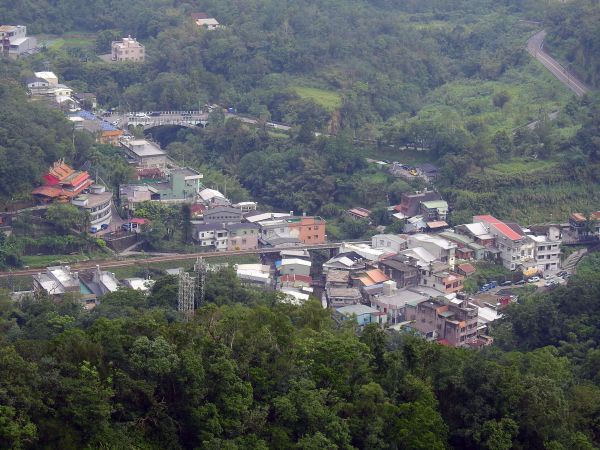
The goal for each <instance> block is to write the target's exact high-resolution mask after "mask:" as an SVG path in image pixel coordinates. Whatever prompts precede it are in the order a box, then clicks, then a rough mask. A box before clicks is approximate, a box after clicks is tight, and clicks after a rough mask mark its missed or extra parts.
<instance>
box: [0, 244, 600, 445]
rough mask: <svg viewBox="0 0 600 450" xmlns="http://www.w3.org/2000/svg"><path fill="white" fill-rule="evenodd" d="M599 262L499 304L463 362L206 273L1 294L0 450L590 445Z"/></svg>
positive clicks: (443, 350)
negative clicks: (68, 295) (44, 293)
mask: <svg viewBox="0 0 600 450" xmlns="http://www.w3.org/2000/svg"><path fill="white" fill-rule="evenodd" d="M599 271H600V258H599V257H598V256H597V255H594V256H592V257H590V258H589V259H588V260H587V262H585V263H584V264H583V265H582V267H581V269H580V271H579V273H578V275H577V276H576V277H575V278H573V279H571V280H570V281H569V287H568V288H559V289H557V290H555V291H552V292H550V293H547V294H542V295H533V296H529V297H526V298H524V299H522V303H521V304H516V305H514V306H512V307H511V308H510V309H509V311H508V314H507V315H506V318H505V319H504V320H503V321H502V323H501V325H500V326H498V327H497V331H496V333H495V334H496V339H497V341H498V343H499V344H500V345H499V346H496V347H493V348H489V349H486V350H483V351H481V352H477V351H474V350H463V349H456V348H449V347H444V346H440V345H437V344H432V343H428V342H426V341H424V340H422V339H421V338H417V337H413V336H410V335H400V334H397V333H395V332H384V331H383V330H380V329H378V328H376V327H374V326H369V327H367V328H366V329H364V330H363V331H362V332H361V333H359V334H356V330H355V329H354V328H353V327H352V325H349V324H344V325H339V324H337V323H336V322H334V321H332V320H331V318H330V315H329V314H330V313H329V312H328V311H327V310H323V309H322V307H321V305H320V303H319V302H316V301H315V302H308V303H307V304H306V305H304V306H302V307H298V306H292V305H289V304H286V303H285V302H283V303H282V302H281V300H280V299H279V298H278V297H277V296H278V294H276V293H275V292H272V293H267V292H263V291H252V290H248V289H247V288H244V287H242V286H241V285H240V284H239V281H237V279H236V277H235V274H234V272H233V270H231V269H222V270H221V271H218V272H215V273H212V274H211V275H210V276H209V278H208V280H207V287H206V302H205V304H204V305H203V306H202V308H201V309H199V310H198V312H197V314H196V316H195V317H194V318H193V319H192V320H190V321H185V320H183V318H182V317H181V316H180V315H179V314H178V313H177V311H176V302H177V300H176V289H177V287H176V280H175V279H174V278H171V277H165V278H162V279H161V280H159V281H158V282H157V283H156V285H155V286H154V288H153V290H152V292H151V294H150V295H149V296H148V297H145V296H144V295H143V294H140V293H139V292H136V291H130V290H123V291H119V292H117V293H114V294H109V295H108V296H106V297H104V298H103V300H102V303H101V304H100V305H99V306H97V307H96V308H95V309H94V310H93V311H91V312H84V311H82V310H81V308H80V306H79V302H78V301H76V300H69V299H65V301H63V302H61V303H52V302H50V301H47V300H37V301H30V300H25V301H24V302H23V303H22V304H20V305H17V304H15V303H13V302H12V301H11V300H10V299H9V298H8V297H6V296H4V295H3V296H2V297H1V301H0V360H1V361H2V363H1V364H0V374H1V376H0V405H1V406H0V417H1V420H0V446H2V447H3V448H44V449H45V448H47V449H51V448H52V449H54V448H61V449H81V448H143V449H153V448H157V449H158V448H160V449H178V448H213V449H223V448H227V449H246V448H247V449H258V448H281V449H290V448H298V449H315V450H316V449H324V448H327V449H335V448H348V449H349V448H365V449H366V448H369V449H379V448H382V449H383V448H389V449H424V450H425V449H427V450H430V449H443V448H460V449H475V448H485V449H495V450H500V449H510V448H516V449H532V448H546V449H553V450H554V449H565V450H566V449H570V450H572V449H581V450H583V449H592V448H593V446H594V445H596V446H597V445H599V444H600V425H599V423H598V415H599V414H600V377H599V375H598V358H599V353H598V350H597V346H598V339H600V335H599V334H598V330H599V329H600V322H599V320H600V309H599V307H598V302H597V301H596V299H597V297H598V294H599V292H600V277H598V273H599Z"/></svg>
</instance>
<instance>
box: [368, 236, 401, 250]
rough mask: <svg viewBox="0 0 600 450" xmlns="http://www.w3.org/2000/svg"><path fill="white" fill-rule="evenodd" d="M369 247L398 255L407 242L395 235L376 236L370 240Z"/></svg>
mask: <svg viewBox="0 0 600 450" xmlns="http://www.w3.org/2000/svg"><path fill="white" fill-rule="evenodd" d="M371 247H373V248H377V249H383V250H387V251H389V252H390V253H391V252H394V253H398V252H399V251H402V250H405V249H406V248H407V242H406V239H405V237H403V236H399V235H397V234H376V235H375V236H373V237H372V238H371Z"/></svg>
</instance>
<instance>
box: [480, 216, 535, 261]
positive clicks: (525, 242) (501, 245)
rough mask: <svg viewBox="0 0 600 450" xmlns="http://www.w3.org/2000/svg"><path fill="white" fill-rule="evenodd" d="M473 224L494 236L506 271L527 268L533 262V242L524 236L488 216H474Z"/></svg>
mask: <svg viewBox="0 0 600 450" xmlns="http://www.w3.org/2000/svg"><path fill="white" fill-rule="evenodd" d="M473 222H475V223H481V224H483V226H484V227H485V228H486V230H487V231H488V232H489V234H490V235H492V236H494V238H495V242H496V248H497V249H498V250H499V251H500V254H499V256H500V260H501V261H502V265H503V266H504V267H506V268H507V269H510V270H515V269H516V268H517V267H519V266H527V265H528V263H529V262H531V261H532V260H533V251H534V241H533V240H531V239H529V238H528V237H527V236H526V235H525V234H523V233H520V232H518V231H517V230H515V229H514V228H511V227H510V226H508V225H507V224H505V223H504V222H502V221H501V220H498V219H496V218H495V217H493V216H490V215H485V216H474V217H473Z"/></svg>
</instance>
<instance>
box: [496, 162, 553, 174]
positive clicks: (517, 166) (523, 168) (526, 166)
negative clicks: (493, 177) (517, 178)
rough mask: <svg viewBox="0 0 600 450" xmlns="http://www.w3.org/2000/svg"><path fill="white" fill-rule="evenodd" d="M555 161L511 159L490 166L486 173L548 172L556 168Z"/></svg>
mask: <svg viewBox="0 0 600 450" xmlns="http://www.w3.org/2000/svg"><path fill="white" fill-rule="evenodd" d="M557 164H558V163H557V162H555V161H543V160H539V159H531V158H511V159H510V160H508V161H504V162H500V163H497V164H494V165H493V166H491V167H490V168H489V169H487V170H486V172H487V171H491V172H497V173H499V174H507V175H512V174H517V173H529V172H534V171H538V170H549V169H553V168H554V167H556V166H557Z"/></svg>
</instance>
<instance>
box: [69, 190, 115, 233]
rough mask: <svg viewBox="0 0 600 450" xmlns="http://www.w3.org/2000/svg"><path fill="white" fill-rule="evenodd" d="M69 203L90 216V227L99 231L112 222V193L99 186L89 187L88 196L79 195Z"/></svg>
mask: <svg viewBox="0 0 600 450" xmlns="http://www.w3.org/2000/svg"><path fill="white" fill-rule="evenodd" d="M71 203H72V204H73V205H75V206H77V207H78V208H80V209H83V210H84V211H87V212H88V214H89V215H90V226H91V227H93V228H96V229H99V228H100V227H101V226H102V225H108V224H110V221H111V220H112V192H106V188H105V187H104V186H100V185H93V186H90V193H89V194H80V195H78V196H77V197H75V198H73V200H71Z"/></svg>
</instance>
